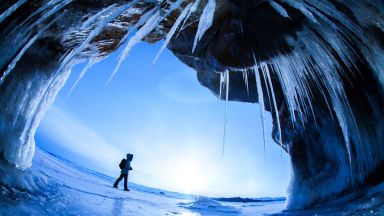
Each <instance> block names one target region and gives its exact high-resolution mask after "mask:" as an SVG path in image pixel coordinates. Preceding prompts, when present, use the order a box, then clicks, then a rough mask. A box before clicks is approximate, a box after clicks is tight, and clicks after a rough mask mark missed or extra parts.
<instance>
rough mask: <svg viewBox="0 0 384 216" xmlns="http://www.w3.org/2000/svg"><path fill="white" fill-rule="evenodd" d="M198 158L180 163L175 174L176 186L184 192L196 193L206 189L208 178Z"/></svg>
mask: <svg viewBox="0 0 384 216" xmlns="http://www.w3.org/2000/svg"><path fill="white" fill-rule="evenodd" d="M197 161H199V160H197V159H194V160H191V159H187V160H185V161H181V162H180V163H179V165H178V169H176V170H177V173H175V174H174V182H175V187H177V188H179V189H180V190H181V191H182V192H184V193H196V192H201V191H203V190H204V187H205V185H206V179H205V178H204V176H205V175H204V173H203V170H202V169H201V167H200V166H199V164H198V163H197Z"/></svg>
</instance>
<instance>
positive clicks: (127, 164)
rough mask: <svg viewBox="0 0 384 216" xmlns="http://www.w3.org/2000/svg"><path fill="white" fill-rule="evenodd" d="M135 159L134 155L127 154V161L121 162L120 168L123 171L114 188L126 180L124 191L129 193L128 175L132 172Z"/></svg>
mask: <svg viewBox="0 0 384 216" xmlns="http://www.w3.org/2000/svg"><path fill="white" fill-rule="evenodd" d="M132 159H133V154H127V159H123V160H121V162H120V164H119V167H120V169H121V174H120V177H119V178H118V179H117V180H116V181H115V184H113V187H115V188H117V185H118V184H119V182H120V181H121V180H122V179H123V178H124V190H125V191H129V189H128V173H129V170H132V167H131V161H132Z"/></svg>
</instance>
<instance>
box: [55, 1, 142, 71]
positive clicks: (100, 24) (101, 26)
mask: <svg viewBox="0 0 384 216" xmlns="http://www.w3.org/2000/svg"><path fill="white" fill-rule="evenodd" d="M138 1H139V0H134V1H132V2H130V3H129V4H126V5H123V6H120V7H118V8H117V9H116V10H115V11H114V12H113V13H112V14H110V15H109V16H107V17H106V18H104V19H102V20H100V21H99V22H98V23H97V26H96V27H95V29H93V30H92V32H91V33H89V35H88V36H87V38H86V39H85V40H84V41H83V42H82V44H81V45H80V46H79V47H78V48H77V49H75V50H73V51H72V52H71V53H69V54H68V55H67V56H66V58H65V59H64V60H63V62H62V63H61V67H60V68H59V70H58V71H60V70H61V69H62V68H63V67H65V66H66V64H67V63H68V62H69V61H71V60H72V58H73V57H74V56H76V55H78V54H79V53H80V52H82V51H83V50H84V48H85V47H86V46H88V45H89V43H90V42H91V41H92V39H93V38H94V37H95V36H97V35H98V34H99V33H100V32H101V31H102V30H103V29H104V27H105V26H106V25H107V24H108V23H110V22H112V21H113V20H114V19H116V17H118V16H119V15H120V14H121V13H123V12H124V11H126V10H127V9H128V8H130V7H132V6H133V5H134V4H136V3H137V2H138Z"/></svg>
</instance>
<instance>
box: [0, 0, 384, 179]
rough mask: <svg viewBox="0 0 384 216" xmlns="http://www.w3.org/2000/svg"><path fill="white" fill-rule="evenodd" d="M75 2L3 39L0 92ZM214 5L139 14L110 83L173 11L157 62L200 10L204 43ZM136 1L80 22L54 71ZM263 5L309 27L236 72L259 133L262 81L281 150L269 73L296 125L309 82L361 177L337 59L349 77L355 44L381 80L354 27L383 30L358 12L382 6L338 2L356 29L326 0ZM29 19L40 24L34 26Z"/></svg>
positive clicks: (61, 1) (377, 55) (373, 50)
mask: <svg viewBox="0 0 384 216" xmlns="http://www.w3.org/2000/svg"><path fill="white" fill-rule="evenodd" d="M73 1H75V0H50V1H47V3H46V4H45V5H44V6H43V7H41V8H39V9H38V10H37V11H35V12H34V13H33V14H31V15H30V16H29V17H28V18H26V19H25V20H24V21H23V23H22V24H21V25H18V27H16V28H15V29H13V31H11V32H10V33H9V38H11V37H13V36H15V35H16V36H17V40H14V39H12V40H10V39H8V40H7V39H5V40H3V43H6V42H7V43H10V46H7V47H8V48H7V50H6V52H7V53H9V54H10V55H8V56H10V57H7V56H4V57H1V58H0V67H2V68H4V66H5V64H6V63H8V62H10V63H9V65H8V67H6V70H5V72H4V73H3V76H2V77H1V79H0V85H1V83H2V82H3V80H4V78H5V77H6V76H7V75H8V74H9V73H11V72H12V69H13V68H14V67H15V65H16V64H17V62H18V61H19V60H20V58H21V57H22V56H23V54H24V53H25V52H26V51H27V49H28V48H29V47H30V46H31V45H32V44H33V43H34V42H35V41H36V40H37V39H38V38H39V37H40V36H41V35H42V34H43V33H44V31H46V30H47V29H48V28H49V27H50V26H51V25H52V23H54V22H55V20H56V19H59V18H60V16H62V15H63V12H62V11H63V8H65V7H66V6H67V5H68V4H70V3H71V2H73ZM218 1H219V0H207V1H201V0H195V1H187V0H176V1H172V2H168V4H169V7H168V8H167V9H166V10H163V9H162V8H161V7H160V1H159V2H155V5H156V6H155V7H154V8H153V9H151V10H149V11H148V12H146V13H145V14H143V15H142V16H141V18H140V20H139V21H138V22H137V23H136V24H135V25H134V26H132V27H131V28H130V29H129V30H128V32H127V34H126V35H125V36H124V38H123V39H122V40H121V43H125V44H126V45H125V48H124V50H123V51H122V53H121V55H120V57H119V59H118V62H117V64H116V67H115V69H114V70H113V72H112V75H111V77H110V78H109V80H108V82H109V81H110V80H111V79H112V78H113V76H114V75H115V74H116V72H117V71H118V70H119V68H120V66H121V63H122V61H123V60H124V59H125V58H126V57H128V55H129V53H130V51H131V49H132V48H133V47H134V46H135V45H136V44H138V43H139V42H140V41H141V40H142V39H143V38H144V37H145V36H147V35H148V34H150V33H151V32H152V31H153V30H154V29H155V28H156V27H157V26H158V25H159V23H160V22H161V21H163V20H164V19H165V18H167V17H168V16H169V15H170V14H171V13H172V12H173V11H174V10H176V9H180V8H181V7H183V8H182V9H181V13H180V15H179V16H178V18H177V20H176V21H175V22H174V24H173V27H172V28H171V29H170V30H169V32H168V34H167V35H166V38H165V40H164V44H163V46H162V47H161V49H160V51H159V53H158V54H157V55H156V57H155V60H154V63H155V62H156V60H157V59H158V58H159V56H160V54H161V52H162V51H163V50H164V49H165V48H166V47H167V45H168V43H169V42H170V40H171V38H172V37H174V36H175V33H177V31H178V30H179V31H180V30H181V29H183V28H184V25H185V24H186V22H187V20H188V19H189V17H190V15H191V14H193V13H196V12H197V11H201V10H198V8H202V12H201V15H200V16H201V17H200V19H199V24H198V30H197V32H196V35H195V40H194V44H193V47H192V52H193V51H194V50H195V48H196V45H197V44H198V43H199V41H200V40H201V39H202V38H203V36H204V34H205V32H206V31H207V30H208V29H209V28H210V27H211V25H212V24H213V21H214V16H215V9H216V5H217V4H218V3H219V2H218ZM26 2H27V0H20V1H18V2H16V3H15V4H14V5H13V6H11V7H10V8H9V9H8V10H6V11H5V12H4V13H3V14H1V16H0V22H2V21H4V20H5V19H6V18H7V17H8V16H9V15H11V14H12V13H13V12H14V11H16V10H17V8H19V7H20V6H21V5H23V4H25V3H26ZM139 2H140V1H139V0H132V1H131V2H129V3H126V4H123V5H117V4H113V5H110V6H109V7H107V8H105V9H103V10H102V11H100V12H98V13H97V14H94V15H93V16H92V17H90V18H89V19H88V20H87V21H86V22H84V23H83V24H82V26H81V28H82V29H91V31H90V33H89V34H88V35H87V36H86V37H85V39H84V40H83V42H82V43H81V44H80V45H79V46H77V48H75V49H73V50H71V51H70V52H69V53H68V54H67V55H66V56H65V58H64V59H62V63H61V68H60V69H59V71H60V70H62V69H63V68H64V67H65V66H66V65H67V64H68V63H70V62H71V61H73V59H74V58H76V57H77V56H79V55H80V54H81V53H82V52H83V51H84V50H85V49H86V48H89V46H90V42H91V41H92V39H94V38H95V36H97V35H99V34H100V33H101V32H102V30H103V29H104V28H105V26H106V25H107V24H108V23H111V22H112V21H113V20H115V19H116V18H117V17H118V16H120V15H121V14H123V13H124V12H125V11H127V10H129V9H130V8H132V7H133V6H134V5H135V4H137V3H139ZM151 2H153V1H151ZM267 2H268V3H269V4H270V5H271V7H273V8H274V9H275V10H276V11H277V12H278V14H280V15H281V16H282V17H286V18H290V17H289V13H288V12H287V10H286V8H285V7H287V6H289V7H291V8H294V9H296V11H300V12H301V13H302V14H303V15H304V16H305V17H306V20H305V22H304V24H303V28H302V29H301V30H300V31H299V32H297V33H296V37H295V38H291V37H287V38H286V41H287V43H288V44H289V45H290V46H291V47H294V48H293V49H292V52H291V53H290V54H285V55H273V56H278V57H274V58H272V59H269V60H268V61H262V62H260V61H258V60H257V57H255V65H254V67H252V68H243V69H239V71H243V72H244V77H245V84H246V85H247V88H248V78H247V77H248V73H250V72H253V73H254V74H255V77H256V86H257V92H258V101H259V104H260V106H261V116H262V118H261V119H262V121H263V122H262V123H263V130H264V121H265V120H264V119H265V115H266V114H265V111H264V109H263V108H264V104H265V101H264V96H263V94H264V93H263V88H262V82H264V85H265V86H266V90H267V92H266V93H267V94H268V98H270V99H271V100H270V101H272V102H270V103H271V107H272V109H273V110H274V111H273V113H274V115H275V118H274V119H275V121H276V124H277V127H278V130H279V142H280V144H281V145H282V144H283V141H284V140H282V136H281V127H280V122H279V116H278V115H279V111H278V107H277V103H276V100H275V95H274V87H273V85H272V80H271V73H274V75H276V76H277V77H278V79H279V82H280V85H281V87H282V90H283V92H284V96H285V100H286V104H287V105H288V110H289V112H290V114H291V115H290V116H291V120H292V122H293V123H295V122H296V121H301V122H306V120H307V119H308V118H309V117H311V116H314V113H313V112H314V111H313V107H312V100H313V98H312V97H313V96H312V95H311V91H314V89H311V88H312V87H313V86H311V85H310V84H309V82H310V81H311V83H312V82H313V81H314V82H315V84H316V87H317V89H316V90H315V91H320V92H321V93H322V94H323V95H324V99H325V100H326V101H327V106H328V108H329V110H330V112H331V113H332V112H334V113H335V114H336V118H337V121H338V123H339V125H340V128H341V129H342V133H343V136H344V141H345V144H346V148H347V150H348V154H349V160H350V162H351V163H353V160H357V161H355V163H356V164H366V165H365V167H358V171H359V172H358V173H365V172H364V169H369V164H368V166H367V163H366V162H365V163H360V161H359V160H366V161H369V156H368V155H366V154H365V152H369V149H366V148H369V145H367V146H363V145H362V142H360V141H359V139H357V140H354V142H351V140H350V138H351V136H352V133H353V134H357V137H358V131H359V129H358V125H357V124H356V121H355V119H354V116H353V113H352V111H351V109H350V107H349V104H348V100H347V97H346V94H345V92H344V87H343V83H342V80H341V79H342V76H345V77H349V76H351V75H352V74H348V73H347V72H344V71H343V70H342V65H341V63H340V62H339V61H338V59H341V61H342V64H344V65H346V66H347V67H348V68H349V69H350V71H353V69H354V67H355V65H354V62H356V60H357V55H356V53H355V52H354V49H353V48H352V47H351V44H354V47H357V48H358V49H359V50H361V52H362V54H363V55H364V56H365V57H366V61H367V62H368V63H369V64H370V66H371V68H373V70H374V71H375V72H376V73H377V74H379V76H380V71H381V70H382V69H383V68H384V67H383V62H384V58H383V55H382V53H381V52H380V48H379V46H378V44H377V43H376V42H374V40H373V39H372V37H371V36H367V35H366V34H365V33H364V32H363V30H362V28H361V27H359V26H364V27H367V26H369V25H376V27H378V28H379V29H381V30H383V29H382V26H384V25H383V24H384V23H383V20H380V19H378V20H375V21H374V23H369V22H370V21H369V20H367V19H365V18H364V16H365V15H366V14H364V13H361V11H368V12H367V13H369V10H368V9H367V8H368V7H370V6H372V7H375V8H376V9H377V10H379V13H381V14H384V13H383V11H382V10H384V6H383V3H382V1H380V0H366V1H360V0H348V1H347V0H340V1H339V3H340V4H343V5H345V6H346V7H348V8H349V10H350V11H352V12H353V13H354V14H353V15H354V16H355V17H356V18H357V20H358V22H360V21H361V23H358V24H359V25H356V24H355V23H353V22H352V21H351V20H350V19H349V18H348V17H347V16H345V15H344V14H343V13H342V12H340V11H339V10H338V9H337V8H336V7H335V6H334V5H333V4H331V3H330V2H329V0H324V1H316V0H268V1H267ZM364 9H367V10H364ZM34 17H39V18H38V19H32V18H34ZM32 20H33V21H32ZM334 20H337V22H338V24H336V23H335V22H334ZM47 21H49V22H48V23H47V24H45V25H44V28H41V29H39V31H38V32H37V33H35V34H34V35H31V32H33V31H32V30H33V29H35V28H36V27H37V25H39V24H40V23H43V22H47ZM355 22H356V21H355ZM372 22H373V21H372ZM1 45H4V44H1ZM378 50H379V52H378ZM271 52H275V53H279V51H278V50H271ZM255 56H257V53H255ZM99 61H100V59H98V57H92V56H91V57H89V62H88V64H87V65H86V66H85V68H84V69H83V71H82V72H81V73H80V75H79V78H78V80H77V81H76V83H75V85H76V84H77V83H78V81H79V80H80V79H81V78H82V77H83V76H84V74H85V73H86V72H87V70H88V69H89V68H90V67H92V65H94V64H95V63H97V62H99ZM218 73H220V74H221V76H220V77H221V85H220V97H221V92H222V89H224V88H225V94H226V97H225V99H226V101H228V92H229V81H230V78H229V77H230V71H228V70H226V71H218ZM75 85H74V86H75ZM72 89H73V88H72ZM226 109H227V108H226ZM225 122H226V120H225ZM225 124H226V123H225ZM293 125H294V124H293ZM225 127H226V126H224V140H225V130H226V128H225ZM355 132H356V133H355ZM264 136H265V135H264ZM264 143H265V138H264ZM351 143H353V145H354V146H353V148H354V149H355V150H356V151H358V152H359V157H356V158H353V156H352V155H351V148H352V147H351ZM264 146H265V144H264ZM223 151H224V143H223ZM360 171H362V172H360Z"/></svg>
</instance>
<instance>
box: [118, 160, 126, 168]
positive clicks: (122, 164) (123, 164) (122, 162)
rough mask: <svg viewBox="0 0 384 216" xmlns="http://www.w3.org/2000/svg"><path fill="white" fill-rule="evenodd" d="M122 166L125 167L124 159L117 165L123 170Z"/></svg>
mask: <svg viewBox="0 0 384 216" xmlns="http://www.w3.org/2000/svg"><path fill="white" fill-rule="evenodd" d="M124 166H125V159H123V160H121V162H120V164H119V167H120V169H124Z"/></svg>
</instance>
